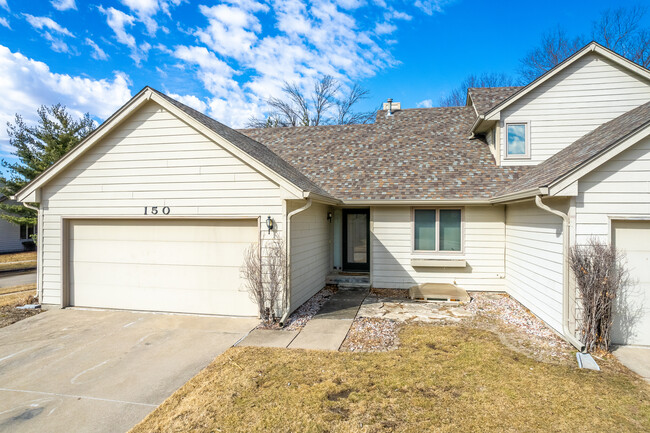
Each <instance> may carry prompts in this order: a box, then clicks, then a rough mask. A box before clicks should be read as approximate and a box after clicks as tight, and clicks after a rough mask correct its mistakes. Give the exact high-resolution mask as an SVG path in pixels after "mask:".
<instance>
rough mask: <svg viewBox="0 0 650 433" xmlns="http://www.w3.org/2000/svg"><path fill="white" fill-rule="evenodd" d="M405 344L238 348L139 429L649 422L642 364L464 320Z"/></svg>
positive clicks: (403, 337) (408, 335)
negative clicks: (520, 339)
mask: <svg viewBox="0 0 650 433" xmlns="http://www.w3.org/2000/svg"><path fill="white" fill-rule="evenodd" d="M400 342H401V346H400V348H399V349H397V350H395V351H390V352H381V353H344V352H321V351H303V350H288V349H267V348H253V347H246V348H243V347H236V348H232V349H230V350H228V351H227V352H226V353H225V354H224V355H222V356H220V357H218V358H217V359H216V360H215V361H214V362H213V363H212V364H211V365H210V366H208V367H207V368H206V369H205V370H203V371H202V372H201V373H199V374H198V375H197V376H196V377H194V378H193V379H192V380H190V381H189V382H187V383H186V384H185V385H184V386H183V387H182V388H180V389H179V390H178V391H177V392H176V393H175V394H174V395H172V396H171V397H170V398H169V399H168V400H167V401H165V402H164V403H163V404H162V405H161V406H160V407H159V408H157V409H156V410H155V411H154V412H152V413H151V414H150V415H149V416H148V417H147V418H146V419H145V420H143V421H142V422H141V423H140V424H139V425H137V426H136V427H134V429H133V430H132V432H133V433H139V432H176V431H179V432H180V431H196V432H217V431H224V432H225V431H227V432H266V431H283V432H285V431H286V432H298V431H300V432H303V431H304V432H385V431H399V432H423V431H439V432H447V431H499V432H502V431H576V430H578V431H582V430H585V429H587V430H589V431H596V432H597V431H603V432H605V431H607V432H609V431H648V430H650V399H649V395H648V388H647V385H646V384H645V383H644V382H643V381H642V380H640V379H639V378H637V377H636V376H634V375H633V374H631V373H628V372H625V371H617V370H613V369H610V368H608V366H607V365H605V368H604V369H603V371H602V372H593V371H589V370H579V369H577V368H576V367H575V366H568V365H561V364H550V363H543V362H537V361H535V360H533V359H531V358H529V357H527V356H524V355H522V354H521V353H518V352H515V351H513V350H510V349H508V348H507V347H506V346H504V344H503V343H502V342H501V340H500V339H499V337H498V336H496V335H495V334H494V333H492V332H489V331H485V330H481V329H476V328H471V327H466V326H462V325H459V326H456V325H453V326H450V325H447V326H430V325H429V326H427V325H407V326H405V327H404V328H403V330H402V332H401V333H400ZM238 366H239V367H242V368H243V370H242V369H241V368H239V367H238Z"/></svg>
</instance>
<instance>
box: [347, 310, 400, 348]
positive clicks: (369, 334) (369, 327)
mask: <svg viewBox="0 0 650 433" xmlns="http://www.w3.org/2000/svg"><path fill="white" fill-rule="evenodd" d="M399 327H400V325H399V323H398V322H396V321H395V320H388V319H377V318H366V317H357V318H356V319H354V322H352V326H351V327H350V331H348V335H347V337H346V338H345V340H344V341H343V344H342V345H341V349H340V350H341V351H342V352H385V351H388V350H394V349H397V347H398V346H399V337H398V333H399Z"/></svg>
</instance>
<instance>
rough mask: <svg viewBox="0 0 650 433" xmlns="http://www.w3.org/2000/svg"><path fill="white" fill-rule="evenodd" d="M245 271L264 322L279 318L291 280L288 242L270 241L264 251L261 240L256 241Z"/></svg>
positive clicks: (247, 259)
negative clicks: (289, 279) (285, 243)
mask: <svg viewBox="0 0 650 433" xmlns="http://www.w3.org/2000/svg"><path fill="white" fill-rule="evenodd" d="M241 274H242V276H243V277H244V278H245V279H246V285H247V286H248V294H249V296H250V298H251V300H253V302H255V303H256V304H257V307H258V313H259V316H260V318H261V319H262V321H264V322H265V323H267V324H271V323H274V322H276V321H277V320H278V316H277V313H278V303H279V302H281V301H282V299H283V296H282V295H283V293H284V287H285V283H286V281H287V256H286V253H285V249H284V243H283V242H282V241H279V240H274V241H269V242H267V243H266V244H265V248H264V251H262V249H261V248H260V245H259V244H258V243H255V244H252V245H251V246H250V247H248V248H247V250H246V253H245V254H244V264H243V265H242V267H241Z"/></svg>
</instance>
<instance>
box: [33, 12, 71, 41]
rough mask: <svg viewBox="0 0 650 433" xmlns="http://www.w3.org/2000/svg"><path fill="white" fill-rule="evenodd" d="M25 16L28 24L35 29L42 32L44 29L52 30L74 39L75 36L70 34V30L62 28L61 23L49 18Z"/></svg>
mask: <svg viewBox="0 0 650 433" xmlns="http://www.w3.org/2000/svg"><path fill="white" fill-rule="evenodd" d="M23 15H25V18H26V19H27V22H28V23H29V24H30V25H31V26H32V27H34V28H35V29H38V30H42V29H44V28H45V29H50V30H52V31H54V32H57V33H60V34H62V35H65V36H70V37H73V38H74V35H73V34H72V33H71V32H70V30H68V29H66V28H65V27H61V26H60V25H59V23H57V22H56V21H54V20H53V19H51V18H48V17H35V16H34V15H30V14H23Z"/></svg>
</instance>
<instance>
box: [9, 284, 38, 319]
mask: <svg viewBox="0 0 650 433" xmlns="http://www.w3.org/2000/svg"><path fill="white" fill-rule="evenodd" d="M35 296H36V284H26V285H22V286H14V287H3V288H2V289H0V328H2V327H5V326H9V325H11V324H13V323H16V322H18V321H19V320H22V319H26V318H27V317H31V316H33V315H35V314H38V313H40V312H41V310H18V309H16V306H18V305H25V304H28V303H31V302H34V301H35V298H34V297H35Z"/></svg>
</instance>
